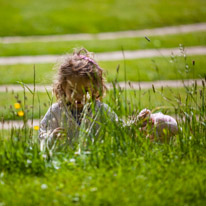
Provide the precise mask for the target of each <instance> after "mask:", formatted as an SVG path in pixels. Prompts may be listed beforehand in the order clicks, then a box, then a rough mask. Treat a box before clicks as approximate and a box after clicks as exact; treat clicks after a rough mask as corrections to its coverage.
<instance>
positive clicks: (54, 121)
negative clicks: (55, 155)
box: [39, 104, 59, 150]
mask: <svg viewBox="0 0 206 206" xmlns="http://www.w3.org/2000/svg"><path fill="white" fill-rule="evenodd" d="M58 110H59V108H58V105H57V104H53V105H52V106H51V107H50V108H49V109H48V111H47V113H46V114H45V116H44V118H43V119H42V120H41V122H40V129H39V139H40V142H41V143H40V144H41V145H40V146H41V150H42V149H43V147H44V145H45V144H47V145H48V144H51V143H52V140H53V130H54V129H56V128H58V127H59V120H58V114H59V111H58Z"/></svg>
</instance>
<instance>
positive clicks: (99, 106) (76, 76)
mask: <svg viewBox="0 0 206 206" xmlns="http://www.w3.org/2000/svg"><path fill="white" fill-rule="evenodd" d="M82 53H83V54H82ZM105 88H106V87H105V85H104V80H103V70H102V69H101V68H100V67H99V65H98V64H97V63H96V62H95V61H94V60H93V58H92V57H91V54H90V53H89V52H88V51H87V50H86V49H81V50H79V51H78V52H74V54H73V55H72V56H69V57H68V58H67V59H65V62H64V63H63V64H61V65H60V67H59V70H58V77H57V82H56V83H55V84H54V88H53V91H54V94H55V95H56V98H57V100H58V102H57V103H54V104H52V106H51V107H50V108H49V110H48V111H47V113H46V115H45V116H44V118H43V119H42V121H41V124H40V133H39V138H40V140H41V149H43V148H44V147H45V146H47V147H51V146H52V145H53V144H54V143H55V142H56V141H57V139H58V138H63V136H64V135H65V136H66V141H67V143H69V144H72V143H73V142H75V141H76V140H77V139H78V138H80V136H81V134H82V132H85V131H86V132H87V133H92V134H93V135H95V136H98V134H99V131H100V128H101V123H104V121H105V118H104V116H105V115H102V114H106V115H107V116H109V118H110V119H111V120H112V121H118V122H123V121H122V120H120V119H119V118H118V117H117V115H116V114H115V113H114V112H113V111H111V109H110V108H109V106H108V105H106V104H104V103H102V102H101V101H100V100H101V99H102V97H103V94H104V90H105ZM91 102H93V103H94V104H91ZM91 107H93V109H92V108H91ZM163 116H164V115H163ZM169 118H170V119H172V124H171V125H172V127H174V128H175V129H173V130H171V129H170V126H168V125H169V124H168V123H167V122H168V121H167V120H163V122H164V121H165V122H164V124H163V126H162V127H163V128H165V127H166V128H169V130H171V133H172V134H176V133H177V123H176V121H175V120H174V119H173V118H171V117H169ZM146 119H147V120H148V119H151V120H152V124H153V125H154V126H155V127H157V128H158V127H159V124H158V123H157V122H155V117H150V113H149V110H145V111H144V110H143V111H142V113H140V115H138V118H137V119H136V121H134V122H133V124H136V123H137V121H142V122H143V126H142V128H143V130H144V128H145V126H146V122H145V121H146ZM124 125H127V124H124ZM161 135H162V134H161Z"/></svg>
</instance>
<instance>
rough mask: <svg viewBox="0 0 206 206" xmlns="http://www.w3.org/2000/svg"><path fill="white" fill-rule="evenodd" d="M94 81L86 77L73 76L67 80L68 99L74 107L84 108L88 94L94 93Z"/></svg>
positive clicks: (66, 92) (66, 91)
mask: <svg viewBox="0 0 206 206" xmlns="http://www.w3.org/2000/svg"><path fill="white" fill-rule="evenodd" d="M92 88H93V87H92V81H91V80H89V79H87V78H85V77H72V78H70V79H68V80H67V85H66V88H65V94H66V101H67V102H69V103H71V105H72V107H74V108H77V109H82V108H83V106H84V104H85V102H87V101H88V96H91V95H92V92H93V89H92Z"/></svg>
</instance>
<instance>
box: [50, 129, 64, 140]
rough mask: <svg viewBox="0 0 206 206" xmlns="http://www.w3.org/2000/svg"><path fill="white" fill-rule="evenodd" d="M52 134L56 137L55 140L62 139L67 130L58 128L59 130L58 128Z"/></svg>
mask: <svg viewBox="0 0 206 206" xmlns="http://www.w3.org/2000/svg"><path fill="white" fill-rule="evenodd" d="M52 134H53V137H54V138H61V137H63V136H64V134H65V129H64V128H62V127H58V128H56V129H54V131H53V132H52Z"/></svg>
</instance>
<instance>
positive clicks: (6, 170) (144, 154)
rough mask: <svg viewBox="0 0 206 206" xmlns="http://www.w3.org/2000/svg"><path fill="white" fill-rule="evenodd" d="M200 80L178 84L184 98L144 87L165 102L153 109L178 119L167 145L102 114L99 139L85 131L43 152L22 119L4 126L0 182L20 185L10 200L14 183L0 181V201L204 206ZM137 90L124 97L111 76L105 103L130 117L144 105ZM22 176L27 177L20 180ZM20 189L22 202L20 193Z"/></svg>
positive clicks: (205, 122) (204, 122)
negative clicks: (20, 124)
mask: <svg viewBox="0 0 206 206" xmlns="http://www.w3.org/2000/svg"><path fill="white" fill-rule="evenodd" d="M117 78H118V73H117V77H116V79H117ZM205 84H206V80H205V79H202V86H200V87H197V84H196V83H195V82H194V84H193V85H192V86H191V87H189V86H187V85H184V88H185V96H184V97H183V98H181V97H180V96H178V95H176V93H173V91H172V90H171V96H170V97H166V96H165V95H164V88H162V89H161V90H157V89H156V88H153V90H152V91H150V93H149V96H148V101H151V98H150V96H151V92H153V93H157V92H159V93H160V94H161V95H162V98H164V99H166V101H168V103H169V104H170V106H168V107H166V108H165V107H159V108H152V109H153V110H155V111H159V110H162V108H163V109H164V112H169V111H170V112H171V113H173V115H175V118H176V119H177V121H178V127H179V132H178V135H176V136H175V137H173V138H172V139H170V141H169V142H166V141H165V142H160V141H158V139H157V140H156V141H150V139H148V138H146V136H145V134H143V133H142V132H140V131H139V125H138V124H137V125H130V126H129V127H128V126H123V123H122V122H121V121H119V122H116V121H112V120H111V118H110V117H108V116H104V118H105V119H104V122H103V123H102V124H101V131H100V134H99V137H98V138H97V137H95V136H93V135H91V133H87V132H86V131H83V133H82V136H81V138H79V140H78V141H77V142H76V144H74V145H73V146H72V147H71V146H70V145H65V144H64V145H63V144H62V143H61V141H59V142H57V144H56V146H55V147H54V148H52V149H48V150H45V151H44V152H42V151H40V147H39V141H38V132H37V131H32V130H33V128H29V127H28V126H27V124H25V125H24V127H23V128H19V129H17V128H12V129H11V130H9V131H7V130H3V129H2V130H1V132H0V142H1V143H0V174H1V176H0V181H1V182H7V183H8V184H11V182H12V183H13V184H14V187H17V186H18V187H19V190H17V192H16V193H17V198H16V199H15V201H14V200H13V198H10V197H9V196H8V194H7V193H10V194H11V196H12V197H14V195H15V193H14V192H12V189H11V188H12V186H8V185H7V184H6V186H5V187H3V186H2V185H3V184H0V191H1V192H0V200H1V201H2V202H4V204H6V205H7V204H8V205H12V204H14V203H16V205H21V204H22V203H23V201H25V202H26V203H27V204H34V203H36V204H40V205H41V204H43V203H44V204H45V203H46V202H47V204H54V200H55V201H56V203H55V204H57V205H66V204H80V205H84V204H85V205H87V204H89V205H97V204H101V205H117V204H118V205H125V204H127V205H136V204H139V205H176V204H179V205H186V204H187V205H203V204H204V203H205V202H206V193H205V191H206V187H205V184H204V183H205V181H206V178H205V174H206V170H205V168H206V167H205V166H206V165H205V160H206V155H205V148H206V108H205V95H206V92H205ZM34 85H35V84H34ZM35 93H36V92H35V90H34V91H33V95H36V94H35ZM134 93H135V91H134ZM143 95H144V94H143V93H142V92H141V93H139V94H138V95H137V96H130V95H129V93H128V94H127V95H126V96H125V91H124V90H122V89H121V88H120V87H119V86H118V83H117V81H114V82H113V91H112V92H110V94H109V98H108V99H107V100H106V103H108V104H109V105H110V106H111V108H112V109H113V110H114V111H115V112H116V113H117V115H118V116H119V118H122V119H124V121H125V122H128V121H129V120H130V118H131V115H132V114H133V116H135V115H136V114H137V113H138V112H139V111H140V110H141V109H142V108H144V105H142V103H141V97H142V96H143ZM51 101H52V99H51ZM137 101H138V104H136V103H135V102H137ZM174 102H176V104H174ZM33 103H34V101H33ZM24 107H26V101H25V105H24ZM25 113H26V110H25ZM25 117H26V116H25ZM25 121H26V120H25ZM149 132H150V131H148V133H149ZM31 134H32V135H31ZM20 175H23V178H24V179H25V181H24V182H23V183H21V184H20V182H19V181H18V177H20ZM12 177H15V178H12ZM34 177H35V179H34V180H33V179H32V178H34ZM39 182H41V183H39ZM42 182H43V183H42ZM15 185H16V186H15ZM28 185H30V187H31V188H32V187H34V188H35V186H34V185H39V187H41V191H45V192H41V191H39V190H37V189H34V191H33V192H32V191H31V192H30V193H29V194H27V193H26V191H27V190H26V188H28V187H27V186H28ZM32 185H33V186H32ZM46 191H47V192H46ZM6 194H7V195H6ZM26 194H27V196H26V198H24V200H23V198H22V195H26ZM35 195H38V196H39V197H41V200H40V199H38V198H35ZM32 200H33V203H31V202H32Z"/></svg>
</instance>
